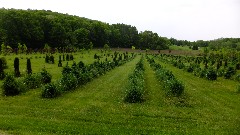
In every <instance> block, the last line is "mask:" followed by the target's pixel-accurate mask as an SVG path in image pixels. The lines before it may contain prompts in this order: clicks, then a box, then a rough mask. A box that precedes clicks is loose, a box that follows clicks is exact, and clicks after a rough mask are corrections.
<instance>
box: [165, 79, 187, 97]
mask: <svg viewBox="0 0 240 135" xmlns="http://www.w3.org/2000/svg"><path fill="white" fill-rule="evenodd" d="M166 88H167V89H168V91H167V93H168V94H171V95H174V96H180V95H181V94H182V93H183V91H184V85H183V83H182V82H180V81H179V80H177V79H171V80H168V81H167V82H166Z"/></svg>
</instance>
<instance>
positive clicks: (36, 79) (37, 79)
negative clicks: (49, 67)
mask: <svg viewBox="0 0 240 135" xmlns="http://www.w3.org/2000/svg"><path fill="white" fill-rule="evenodd" d="M42 77H43V76H42V75H41V74H39V73H37V74H36V73H35V74H28V75H27V76H26V77H24V80H23V82H24V84H26V86H27V87H28V89H36V88H39V87H40V86H41V84H42Z"/></svg>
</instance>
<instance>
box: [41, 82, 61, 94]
mask: <svg viewBox="0 0 240 135" xmlns="http://www.w3.org/2000/svg"><path fill="white" fill-rule="evenodd" d="M60 94H61V92H60V91H59V90H58V89H57V86H56V85H55V84H54V83H49V84H47V85H45V86H44V87H43V92H42V97H43V98H54V97H57V96H59V95H60Z"/></svg>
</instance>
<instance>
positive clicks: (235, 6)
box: [0, 0, 240, 40]
mask: <svg viewBox="0 0 240 135" xmlns="http://www.w3.org/2000/svg"><path fill="white" fill-rule="evenodd" d="M0 7H5V8H18V9H28V8H30V9H46V10H47V9H49V10H52V11H57V12H62V13H68V14H74V15H78V16H81V17H86V18H90V19H94V20H100V21H103V22H108V23H125V24H130V25H134V26H136V27H137V28H138V29H139V30H140V31H143V30H151V31H153V32H157V33H158V34H159V35H160V36H167V37H174V38H178V39H187V40H198V39H203V40H209V39H215V38H220V37H240V25H239V24H240V15H239V13H240V1H239V0H148V1H146V0H67V1H65V0H39V1H33V0H32V1H29V0H0Z"/></svg>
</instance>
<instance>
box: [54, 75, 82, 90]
mask: <svg viewBox="0 0 240 135" xmlns="http://www.w3.org/2000/svg"><path fill="white" fill-rule="evenodd" d="M58 85H59V86H60V87H61V90H62V91H71V90H73V89H75V88H76V87H77V86H78V79H77V77H76V76H75V75H74V74H73V73H70V74H64V75H63V77H62V78H61V79H60V81H59V83H58Z"/></svg>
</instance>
